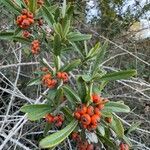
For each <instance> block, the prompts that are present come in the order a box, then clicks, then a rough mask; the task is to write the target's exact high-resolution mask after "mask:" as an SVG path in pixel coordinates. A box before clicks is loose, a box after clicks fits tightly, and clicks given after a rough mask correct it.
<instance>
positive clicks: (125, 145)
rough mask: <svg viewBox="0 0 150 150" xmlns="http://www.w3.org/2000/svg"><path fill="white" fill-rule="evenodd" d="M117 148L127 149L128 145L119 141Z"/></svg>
mask: <svg viewBox="0 0 150 150" xmlns="http://www.w3.org/2000/svg"><path fill="white" fill-rule="evenodd" d="M119 148H120V149H119V150H129V146H128V145H127V144H124V143H120V145H119Z"/></svg>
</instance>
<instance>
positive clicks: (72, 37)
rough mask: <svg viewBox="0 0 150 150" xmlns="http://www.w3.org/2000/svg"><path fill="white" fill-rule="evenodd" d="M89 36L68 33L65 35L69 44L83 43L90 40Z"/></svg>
mask: <svg viewBox="0 0 150 150" xmlns="http://www.w3.org/2000/svg"><path fill="white" fill-rule="evenodd" d="M91 37H92V36H91V35H88V34H81V33H80V32H70V33H69V34H68V35H67V39H68V40H69V41H70V42H77V41H85V40H89V39H91Z"/></svg>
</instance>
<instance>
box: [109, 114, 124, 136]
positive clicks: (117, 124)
mask: <svg viewBox="0 0 150 150" xmlns="http://www.w3.org/2000/svg"><path fill="white" fill-rule="evenodd" d="M109 125H110V127H111V128H112V129H113V130H114V131H115V133H116V134H117V136H118V137H120V138H123V136H124V128H123V125H122V122H121V121H120V120H119V119H118V118H117V117H115V116H113V120H112V123H111V124H109Z"/></svg>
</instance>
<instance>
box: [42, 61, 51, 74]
mask: <svg viewBox="0 0 150 150" xmlns="http://www.w3.org/2000/svg"><path fill="white" fill-rule="evenodd" d="M42 63H43V64H44V65H46V66H47V67H48V68H49V69H50V70H51V71H52V72H53V70H52V67H51V66H50V65H49V63H48V61H47V60H46V59H45V58H43V59H42Z"/></svg>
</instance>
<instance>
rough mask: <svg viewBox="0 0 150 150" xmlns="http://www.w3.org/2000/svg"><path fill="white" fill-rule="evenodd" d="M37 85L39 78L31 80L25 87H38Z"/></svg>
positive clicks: (39, 82)
mask: <svg viewBox="0 0 150 150" xmlns="http://www.w3.org/2000/svg"><path fill="white" fill-rule="evenodd" d="M39 84H41V78H35V79H32V80H31V81H29V82H28V83H27V86H32V85H39Z"/></svg>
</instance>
